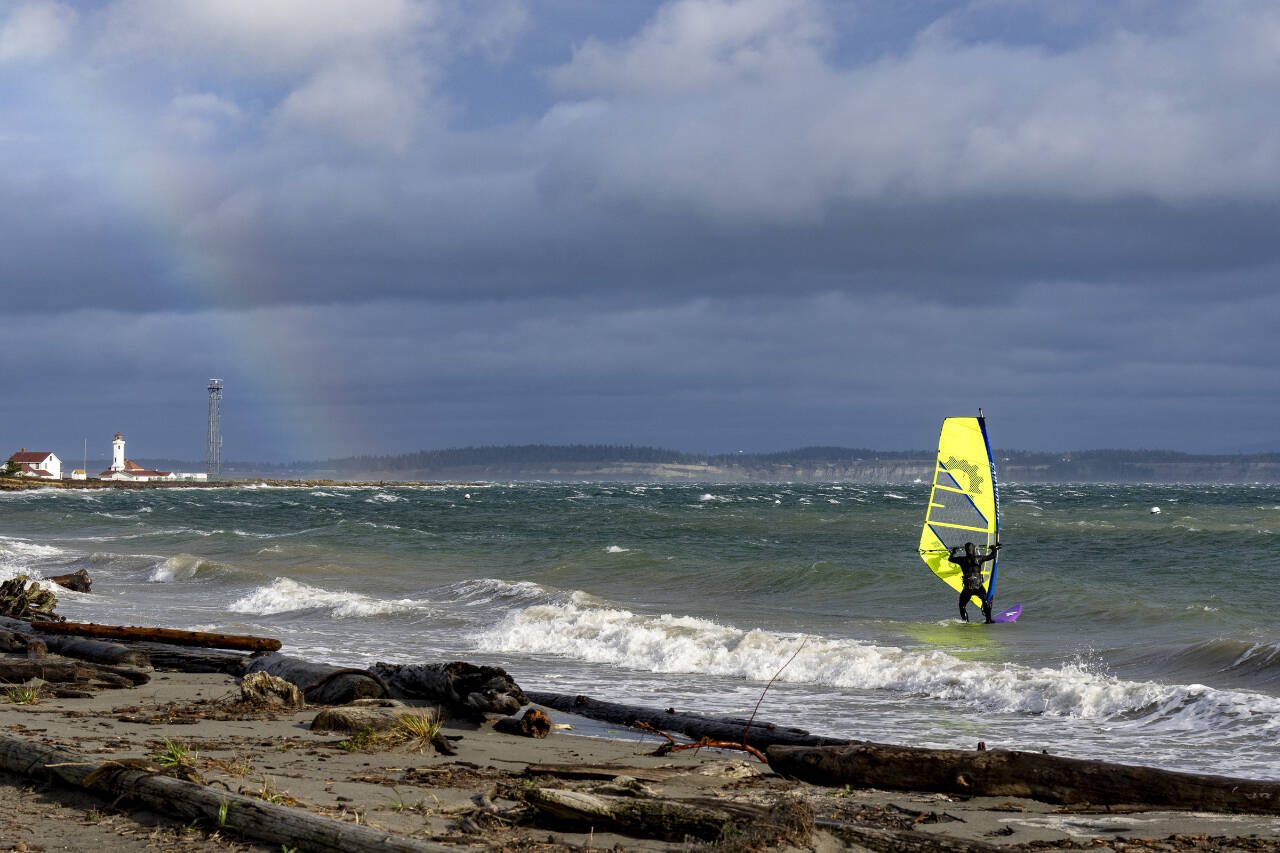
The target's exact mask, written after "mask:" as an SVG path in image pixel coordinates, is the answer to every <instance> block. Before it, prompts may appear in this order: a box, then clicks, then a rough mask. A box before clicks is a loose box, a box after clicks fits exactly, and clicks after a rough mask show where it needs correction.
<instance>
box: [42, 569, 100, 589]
mask: <svg viewBox="0 0 1280 853" xmlns="http://www.w3.org/2000/svg"><path fill="white" fill-rule="evenodd" d="M45 580H47V581H50V582H51V583H56V584H57V585H58V586H61V587H65V588H67V589H69V590H72V591H73V592H89V591H90V588H91V587H92V586H93V581H92V580H91V579H90V578H89V573H88V572H87V571H85V570H84V569H76V570H75V571H74V572H72V573H71V574H67V575H51V576H50V577H47V578H45Z"/></svg>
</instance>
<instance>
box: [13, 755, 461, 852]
mask: <svg viewBox="0 0 1280 853" xmlns="http://www.w3.org/2000/svg"><path fill="white" fill-rule="evenodd" d="M0 768H3V769H5V770H8V771H10V772H14V773H20V774H24V775H27V776H35V777H36V778H50V777H52V778H53V779H55V780H57V781H59V782H61V783H62V784H65V785H70V786H72V787H74V788H83V789H87V790H90V791H94V792H96V793H99V794H102V795H104V796H106V797H108V798H113V799H114V798H127V799H129V800H133V801H134V802H138V803H142V804H144V805H145V806H147V807H148V808H151V809H154V810H155V811H157V812H159V813H161V814H165V815H169V816H172V817H176V818H178V819H179V820H182V821H184V822H186V821H192V820H201V821H204V822H205V823H206V824H207V825H210V826H218V825H219V812H220V810H222V809H223V808H224V806H223V804H224V803H225V804H226V806H225V815H226V821H225V823H223V824H222V825H223V826H225V827H226V828H228V829H231V830H234V831H236V832H238V833H240V834H242V835H244V836H247V837H249V838H256V839H259V840H261V841H265V842H267V843H269V844H280V845H288V846H291V847H299V848H301V849H304V850H317V851H325V853H457V851H458V850H460V849H463V848H459V847H456V846H452V845H450V846H445V845H442V844H433V843H431V842H427V841H419V840H417V839H413V838H405V837H403V836H399V835H391V834H389V833H386V832H383V831H381V830H376V829H372V828H370V827H368V826H360V825H358V824H352V823H344V822H342V821H338V820H335V819H334V818H331V817H323V816H321V815H315V814H311V813H310V812H306V811H303V810H302V809H296V808H292V807H289V806H284V805H278V804H276V803H269V802H266V801H264V800H259V799H255V798H253V797H246V796H242V795H240V794H232V793H230V792H228V791H225V790H221V789H217V788H211V787H207V786H205V785H197V784H194V783H192V782H188V781H186V780H184V779H174V778H172V777H170V776H163V775H159V774H158V773H155V772H152V771H149V770H146V769H139V768H137V767H133V766H130V765H125V764H121V763H118V762H111V761H107V762H103V761H101V760H100V759H97V758H93V757H91V756H87V755H82V754H80V753H77V752H71V751H70V750H65V749H59V748H57V747H52V746H45V745H43V744H37V743H30V742H28V741H26V740H23V739H22V738H14V737H9V736H6V735H0Z"/></svg>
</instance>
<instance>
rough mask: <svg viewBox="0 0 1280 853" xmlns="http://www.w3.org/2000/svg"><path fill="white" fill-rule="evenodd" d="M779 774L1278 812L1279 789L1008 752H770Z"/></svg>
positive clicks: (824, 781) (866, 747)
mask: <svg viewBox="0 0 1280 853" xmlns="http://www.w3.org/2000/svg"><path fill="white" fill-rule="evenodd" d="M767 752H768V756H769V766H770V767H772V768H773V770H774V772H776V773H779V774H781V775H783V776H790V777H792V778H795V779H803V780H804V781H806V782H812V783H814V784H817V785H832V786H843V785H853V786H854V787H857V788H887V789H892V790H899V791H937V792H939V793H944V794H965V795H970V796H984V797H1028V798H1030V799H1033V800H1040V801H1042V802H1046V803H1063V804H1070V803H1091V804H1094V805H1128V804H1144V805H1152V806H1164V807H1167V808H1177V809H1195V810H1196V811H1213V812H1242V813H1254V814H1277V813H1280V783H1276V782H1258V781H1254V780H1251V779H1232V778H1229V777H1226V776H1204V775H1199V774H1194V773H1176V772H1173V771H1169V770H1157V769H1154V768H1151V767H1136V766H1132V765H1125V764H1109V763H1107V762H1104V761H1087V760H1083V759H1079V758H1061V757H1058V756H1054V755H1044V754H1042V753H1037V752H1014V751H1010V750H1003V749H993V750H984V751H972V752H970V751H967V750H956V749H923V748H918V747H905V746H885V745H881V744H857V745H850V746H843V747H834V746H833V747H818V748H809V747H794V746H771V747H769V749H768V750H767Z"/></svg>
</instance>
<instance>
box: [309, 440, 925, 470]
mask: <svg viewBox="0 0 1280 853" xmlns="http://www.w3.org/2000/svg"><path fill="white" fill-rule="evenodd" d="M928 455H929V454H927V453H924V452H922V451H889V452H885V451H877V450H858V449H850V448H845V447H802V448H800V449H798V450H784V451H779V452H776V453H719V454H706V453H685V452H682V451H679V450H666V449H663V448H661V447H644V446H637V445H633V444H626V445H616V444H519V445H503V446H484V447H460V448H452V449H449V450H420V451H418V452H417V453H404V454H400V455H397V456H352V457H348V458H346V459H331V460H329V461H327V462H323V463H301V462H298V463H294V465H295V466H300V465H306V464H312V465H315V464H319V465H320V467H323V468H332V469H334V470H337V471H364V472H375V471H426V470H433V469H441V468H445V469H447V468H465V467H473V466H496V467H503V466H511V465H519V466H529V465H560V464H565V463H571V464H607V463H617V462H631V463H639V464H644V465H714V466H724V465H748V466H753V465H760V464H765V465H769V464H804V465H811V464H814V463H818V464H821V463H828V462H839V463H847V462H850V461H861V460H863V459H874V458H880V459H918V458H921V457H924V456H928Z"/></svg>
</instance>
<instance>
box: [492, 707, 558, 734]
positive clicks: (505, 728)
mask: <svg viewBox="0 0 1280 853" xmlns="http://www.w3.org/2000/svg"><path fill="white" fill-rule="evenodd" d="M493 730H494V731H497V732H503V733H504V734H509V735H520V736H521V737H532V738H544V737H546V736H547V735H548V734H550V733H551V720H550V719H549V718H548V717H547V715H546V713H544V712H543V711H539V710H538V709H537V708H530V709H529V710H527V711H525V712H524V714H523V715H521V716H520V717H518V718H517V717H514V716H513V717H502V718H500V719H499V720H497V721H496V722H494V724H493Z"/></svg>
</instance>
